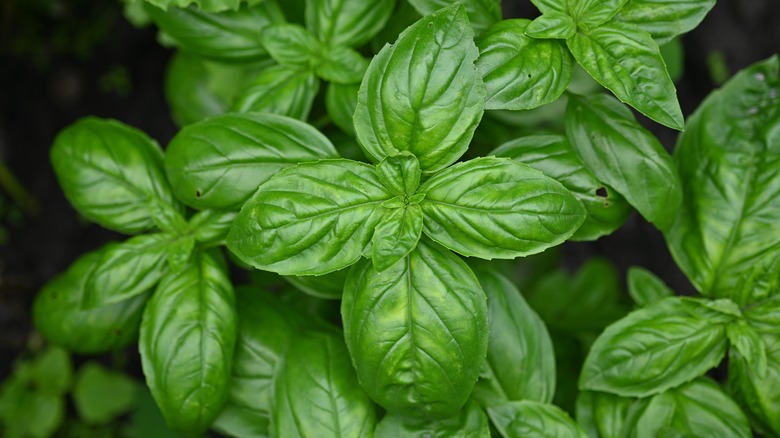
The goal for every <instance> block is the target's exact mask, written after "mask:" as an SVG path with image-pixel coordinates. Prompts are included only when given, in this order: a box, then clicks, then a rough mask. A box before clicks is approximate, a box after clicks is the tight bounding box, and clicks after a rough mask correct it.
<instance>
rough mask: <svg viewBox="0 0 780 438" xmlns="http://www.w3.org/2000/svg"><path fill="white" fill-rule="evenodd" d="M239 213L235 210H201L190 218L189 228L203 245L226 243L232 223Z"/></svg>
mask: <svg viewBox="0 0 780 438" xmlns="http://www.w3.org/2000/svg"><path fill="white" fill-rule="evenodd" d="M237 215H238V213H236V212H234V211H218V210H203V211H199V212H197V213H195V214H194V215H192V217H191V218H190V223H189V229H190V231H191V232H192V233H193V234H192V235H193V236H194V237H195V240H196V241H197V242H199V243H201V244H203V245H206V246H218V245H224V244H225V238H226V237H227V234H228V231H230V225H232V224H233V221H234V220H235V219H236V216H237Z"/></svg>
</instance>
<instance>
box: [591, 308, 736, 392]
mask: <svg viewBox="0 0 780 438" xmlns="http://www.w3.org/2000/svg"><path fill="white" fill-rule="evenodd" d="M694 304H695V303H694V302H693V301H689V302H687V303H684V302H683V301H682V299H680V298H667V299H665V300H662V301H659V302H657V303H654V304H651V305H650V306H648V307H644V308H642V309H640V310H637V311H634V312H631V313H630V314H629V315H628V316H626V317H625V318H623V319H621V320H620V321H618V322H616V323H614V324H612V325H610V326H609V327H607V329H606V330H605V331H604V332H603V333H602V334H601V336H599V337H598V339H596V342H594V343H593V346H592V348H591V350H590V353H589V354H588V357H587V358H586V359H585V364H584V365H583V367H582V374H581V375H580V385H579V386H580V389H581V390H585V389H588V390H594V391H605V392H610V393H613V394H617V395H621V396H626V397H646V396H648V395H653V394H657V393H659V392H662V391H664V390H666V389H669V388H673V387H675V386H677V385H680V384H682V383H685V382H687V381H689V380H691V379H693V378H696V377H698V376H700V375H702V374H704V373H705V372H706V371H707V370H709V369H710V368H713V367H715V366H717V365H718V363H720V361H721V359H723V356H724V354H725V352H726V344H727V342H726V328H725V326H724V324H716V323H713V321H711V320H709V319H708V318H705V317H703V316H698V317H697V316H694V315H692V313H693V312H691V311H690V310H689V309H687V308H686V307H690V306H693V305H694ZM705 310H706V309H702V310H701V311H702V312H704V311H705Z"/></svg>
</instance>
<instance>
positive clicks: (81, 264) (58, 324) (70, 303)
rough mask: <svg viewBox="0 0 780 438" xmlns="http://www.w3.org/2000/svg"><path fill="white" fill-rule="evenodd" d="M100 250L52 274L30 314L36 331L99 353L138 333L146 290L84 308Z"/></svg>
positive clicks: (71, 346)
mask: <svg viewBox="0 0 780 438" xmlns="http://www.w3.org/2000/svg"><path fill="white" fill-rule="evenodd" d="M101 252H102V250H98V251H92V252H89V253H86V254H84V255H82V256H81V257H79V258H78V259H77V260H76V261H75V262H73V264H72V265H71V266H70V267H69V268H68V270H67V271H65V272H64V273H62V274H60V275H58V276H57V277H54V278H53V279H52V280H51V281H49V282H48V283H47V284H46V285H45V286H44V287H43V289H41V291H40V292H39V293H38V295H37V296H36V297H35V303H34V304H33V310H32V312H33V313H32V317H33V322H34V323H35V327H36V329H37V330H38V332H40V333H41V335H43V337H44V338H45V339H46V340H47V341H48V342H50V343H52V344H54V345H59V346H61V347H63V348H66V349H68V350H70V351H72V352H74V353H77V354H98V353H105V352H108V351H111V350H115V349H119V348H122V347H125V346H127V345H128V344H130V343H131V342H133V341H135V340H136V338H137V336H138V327H139V326H140V324H141V314H142V313H143V309H144V305H145V304H146V299H147V297H148V294H140V295H137V296H135V297H133V298H130V299H128V300H125V301H122V302H119V303H115V304H108V305H105V306H100V307H95V308H92V309H89V310H83V309H82V307H81V304H82V302H83V300H84V295H85V291H86V283H87V280H88V279H89V278H90V276H91V275H92V272H94V270H95V268H96V267H97V264H98V262H99V260H100V258H101Z"/></svg>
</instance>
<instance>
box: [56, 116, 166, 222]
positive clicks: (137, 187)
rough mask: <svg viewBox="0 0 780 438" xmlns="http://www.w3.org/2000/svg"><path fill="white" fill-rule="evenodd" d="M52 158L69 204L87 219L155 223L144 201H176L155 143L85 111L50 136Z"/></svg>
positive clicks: (115, 122) (135, 131)
mask: <svg viewBox="0 0 780 438" xmlns="http://www.w3.org/2000/svg"><path fill="white" fill-rule="evenodd" d="M51 162H52V166H53V167H54V172H55V173H56V175H57V181H58V182H59V184H60V187H62V191H63V192H65V197H67V198H68V201H70V203H71V204H73V206H74V207H75V208H76V210H78V212H79V213H80V214H81V215H82V216H84V217H86V218H87V219H89V220H90V221H92V222H96V223H98V224H100V225H101V226H103V227H105V228H108V229H111V230H114V231H118V232H120V233H126V234H134V233H138V232H141V231H145V230H149V229H151V228H153V227H154V222H153V221H152V219H151V217H150V216H151V214H150V212H149V208H148V205H149V201H151V200H159V201H161V202H163V203H167V204H172V205H173V204H175V201H174V199H173V195H172V194H171V191H170V189H169V187H168V183H167V182H166V180H165V174H164V171H163V154H162V150H161V149H160V146H159V145H158V144H157V142H155V141H154V140H152V139H151V138H149V137H148V136H146V134H144V133H143V132H141V131H139V130H137V129H135V128H132V127H130V126H127V125H125V124H123V123H121V122H118V121H115V120H109V119H98V118H95V117H86V118H83V119H80V120H79V121H77V122H76V123H74V124H72V125H70V126H68V127H67V128H65V129H64V130H62V131H61V132H60V133H59V135H58V136H57V138H56V139H55V140H54V145H53V146H52V149H51Z"/></svg>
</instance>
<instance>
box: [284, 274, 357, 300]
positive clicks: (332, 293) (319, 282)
mask: <svg viewBox="0 0 780 438" xmlns="http://www.w3.org/2000/svg"><path fill="white" fill-rule="evenodd" d="M348 272H349V269H348V268H345V269H341V270H339V271H333V272H331V273H328V274H325V275H317V276H313V275H308V276H295V275H286V276H284V279H285V280H287V282H288V283H290V284H291V285H293V286H294V287H295V288H296V289H298V290H300V291H301V292H304V293H306V294H307V295H310V296H312V297H316V298H322V299H325V300H340V299H341V295H342V293H343V292H344V282H345V281H346V280H347V274H348Z"/></svg>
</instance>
